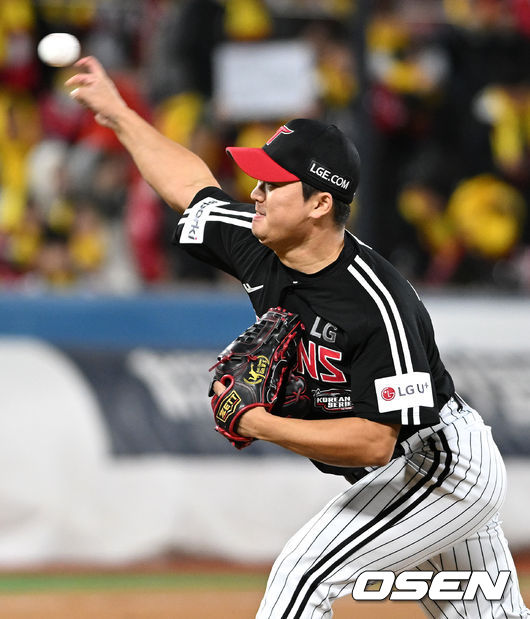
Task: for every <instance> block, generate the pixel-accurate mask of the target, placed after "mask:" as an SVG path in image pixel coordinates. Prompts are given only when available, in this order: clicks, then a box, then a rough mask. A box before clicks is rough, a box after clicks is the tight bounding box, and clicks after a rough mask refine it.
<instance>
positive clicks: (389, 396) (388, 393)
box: [381, 387, 396, 402]
mask: <svg viewBox="0 0 530 619" xmlns="http://www.w3.org/2000/svg"><path fill="white" fill-rule="evenodd" d="M395 395H396V391H395V389H392V387H385V388H384V389H383V391H381V397H382V398H383V400H386V401H387V402H389V401H390V400H393V399H394V397H395Z"/></svg>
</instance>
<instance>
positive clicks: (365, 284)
mask: <svg viewBox="0 0 530 619" xmlns="http://www.w3.org/2000/svg"><path fill="white" fill-rule="evenodd" d="M348 271H349V272H350V273H351V274H352V275H353V277H355V279H356V280H357V281H358V282H359V283H360V284H361V286H362V287H363V288H364V289H365V290H366V292H368V294H369V295H370V296H371V297H372V299H373V300H374V302H375V304H376V305H377V307H378V308H379V311H380V312H381V316H382V318H383V322H384V323H385V327H386V331H387V334H388V341H389V343H390V351H391V352H392V360H393V361H394V368H395V370H396V374H403V372H402V370H401V361H400V360H399V354H398V349H397V342H396V336H395V334H394V329H393V328H392V323H391V322H390V316H389V315H388V311H387V309H386V307H385V306H384V304H383V301H381V298H380V297H379V296H378V295H377V292H376V291H375V290H374V289H373V287H372V286H370V284H369V282H368V281H366V279H365V278H364V277H363V276H362V274H361V273H359V272H358V271H357V270H356V269H355V267H354V266H353V265H352V264H350V266H349V267H348Z"/></svg>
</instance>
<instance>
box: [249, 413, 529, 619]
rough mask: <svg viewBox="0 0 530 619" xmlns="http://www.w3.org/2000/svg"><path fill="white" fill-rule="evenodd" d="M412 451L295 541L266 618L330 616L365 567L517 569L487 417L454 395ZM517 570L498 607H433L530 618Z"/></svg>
mask: <svg viewBox="0 0 530 619" xmlns="http://www.w3.org/2000/svg"><path fill="white" fill-rule="evenodd" d="M403 448H404V450H405V455H404V456H402V457H400V458H397V459H395V460H393V461H392V462H390V463H389V464H388V465H386V466H384V467H380V468H375V469H373V470H372V472H371V473H370V474H369V475H367V476H366V477H363V478H362V479H361V480H360V481H359V482H357V483H356V484H355V485H353V486H352V487H351V488H349V489H348V490H346V492H344V493H343V494H341V495H339V496H338V497H336V498H335V499H333V500H332V501H330V502H329V503H328V505H327V506H326V507H325V508H324V509H323V510H322V511H321V512H320V513H319V514H317V516H315V517H314V518H313V519H312V520H311V521H310V522H309V523H307V525H306V526H305V527H303V528H302V529H301V530H300V531H299V532H298V533H297V534H296V535H295V536H294V537H293V538H292V540H291V541H290V542H289V543H288V544H287V545H286V547H285V549H284V551H283V552H282V553H281V554H280V556H279V557H278V559H277V561H276V562H275V565H274V567H273V569H272V571H271V575H270V578H269V582H268V585H267V591H266V594H265V596H264V599H263V601H262V604H261V606H260V609H259V611H258V614H257V617H258V618H259V619H265V618H269V619H280V618H281V619H295V618H297V619H309V618H311V619H320V618H323V617H331V616H332V610H331V604H332V602H333V601H334V600H335V599H337V598H338V597H342V596H345V595H349V594H351V592H352V590H353V585H354V583H355V578H356V575H357V574H359V573H360V572H362V571H365V570H366V569H370V570H392V571H394V572H400V571H403V570H408V569H414V568H416V569H422V570H430V571H439V570H440V569H459V570H484V569H486V570H488V572H489V573H490V575H491V576H490V577H491V578H492V579H494V580H496V574H498V571H499V570H504V569H510V570H514V567H513V561H512V560H511V556H510V553H509V550H508V548H507V545H506V541H505V540H504V538H503V536H502V532H501V531H500V528H499V526H498V522H497V520H496V514H497V511H498V509H499V507H500V505H501V503H502V501H503V499H504V488H505V470H504V465H503V463H502V459H501V457H500V454H499V453H498V450H497V448H496V446H495V444H494V442H493V440H492V438H491V433H490V430H489V428H487V427H486V426H484V424H483V423H482V420H481V419H480V416H479V415H478V414H477V413H476V412H475V411H473V410H472V409H470V408H468V407H466V408H464V410H462V411H461V412H459V411H457V405H456V403H455V402H454V401H451V402H450V403H449V404H448V405H446V406H445V407H444V409H443V410H442V413H441V421H440V423H439V424H438V425H437V426H435V427H434V428H425V429H424V430H422V431H420V432H418V433H417V434H416V435H414V436H412V437H410V438H409V439H408V440H407V441H405V442H404V443H403ZM513 573H514V579H513V583H515V584H513V586H511V585H509V586H508V587H507V590H506V595H505V596H504V598H503V600H501V601H500V602H499V603H490V602H488V601H486V600H485V599H477V601H473V606H472V602H469V601H465V602H464V601H461V602H446V601H444V602H431V601H430V600H427V603H426V604H424V606H425V611H426V612H427V613H428V614H430V615H431V616H433V617H448V618H450V619H453V618H458V617H472V618H475V617H477V618H484V619H486V617H487V618H488V619H490V618H492V617H495V618H497V617H509V618H510V619H511V618H512V617H525V616H526V615H525V614H524V613H525V612H526V611H525V609H524V604H523V603H522V600H521V598H520V595H519V593H518V588H517V584H516V583H517V580H516V577H515V571H514V572H513ZM477 597H479V596H477ZM492 609H493V614H491V613H492ZM488 613H489V614H488Z"/></svg>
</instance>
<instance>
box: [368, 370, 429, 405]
mask: <svg viewBox="0 0 530 619" xmlns="http://www.w3.org/2000/svg"><path fill="white" fill-rule="evenodd" d="M374 387H375V392H376V394H377V405H378V407H379V412H380V413H388V412H390V411H397V410H400V409H404V408H411V407H415V406H427V407H432V406H434V399H433V394H432V387H431V375H430V374H429V373H427V372H408V373H407V374H398V375H397V376H388V377H387V378H378V379H376V380H375V381H374Z"/></svg>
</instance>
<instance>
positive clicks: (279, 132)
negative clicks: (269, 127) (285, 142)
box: [266, 125, 294, 146]
mask: <svg viewBox="0 0 530 619" xmlns="http://www.w3.org/2000/svg"><path fill="white" fill-rule="evenodd" d="M282 133H285V134H286V135H289V133H294V129H289V127H286V126H285V125H282V126H281V127H280V128H279V129H278V131H276V133H275V134H274V135H273V136H272V138H270V139H269V140H268V141H267V142H266V144H267V146H268V145H269V144H270V143H271V142H273V141H274V140H275V139H276V138H277V137H278V136H279V135H280V134H282Z"/></svg>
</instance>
